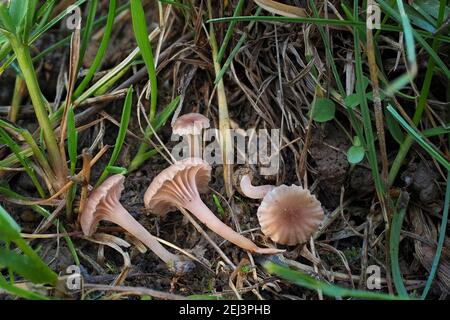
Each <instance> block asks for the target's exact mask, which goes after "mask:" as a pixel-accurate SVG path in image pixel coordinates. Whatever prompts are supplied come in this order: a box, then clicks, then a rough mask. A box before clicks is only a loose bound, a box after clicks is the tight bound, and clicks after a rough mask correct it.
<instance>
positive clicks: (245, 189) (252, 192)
mask: <svg viewBox="0 0 450 320" xmlns="http://www.w3.org/2000/svg"><path fill="white" fill-rule="evenodd" d="M239 187H240V191H241V192H242V194H243V195H244V196H246V197H247V198H250V199H262V198H264V197H265V196H266V194H267V193H268V192H270V191H272V190H273V189H274V188H275V186H272V185H270V184H267V185H263V186H254V185H252V180H251V178H250V175H249V174H246V175H244V176H243V177H242V178H241V181H240V184H239Z"/></svg>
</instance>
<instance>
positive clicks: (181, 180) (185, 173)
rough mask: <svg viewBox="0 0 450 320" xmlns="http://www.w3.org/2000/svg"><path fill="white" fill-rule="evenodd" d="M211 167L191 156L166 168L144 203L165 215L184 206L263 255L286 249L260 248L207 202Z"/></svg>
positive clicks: (225, 235) (216, 229) (212, 227)
mask: <svg viewBox="0 0 450 320" xmlns="http://www.w3.org/2000/svg"><path fill="white" fill-rule="evenodd" d="M210 179H211V167H210V165H209V164H208V163H206V162H205V161H203V160H202V159H199V158H187V159H184V160H181V161H178V162H176V163H174V164H173V165H171V166H170V167H168V168H166V169H164V170H163V171H161V172H160V174H159V175H158V176H157V177H156V178H155V179H153V181H152V183H151V184H150V186H149V187H148V189H147V191H146V192H145V195H144V203H145V206H146V208H148V209H149V210H150V211H151V212H153V213H154V214H159V215H165V214H167V213H168V212H170V211H175V210H176V209H177V208H178V209H181V208H184V209H186V210H188V211H190V212H191V213H192V214H193V215H195V216H196V217H197V218H198V219H199V220H200V221H201V222H202V223H204V224H205V225H206V226H207V227H208V228H209V229H210V230H212V231H214V232H215V233H217V234H218V235H219V236H221V237H222V238H224V239H226V240H228V241H230V242H231V243H234V244H235V245H237V246H239V247H241V248H244V249H246V250H248V251H251V252H255V253H260V254H274V253H279V252H282V251H283V250H278V249H272V248H259V247H258V246H256V244H254V243H253V242H252V241H251V240H249V239H247V238H246V237H244V236H242V235H241V234H239V233H237V232H236V231H234V230H233V229H231V228H230V227H229V226H227V225H226V224H224V223H223V222H222V221H220V219H219V218H217V217H216V215H215V214H214V213H213V212H212V211H211V210H210V209H209V208H208V207H207V206H206V205H205V204H204V203H203V201H202V200H201V198H200V194H199V193H200V192H201V193H205V192H207V191H208V183H209V180H210Z"/></svg>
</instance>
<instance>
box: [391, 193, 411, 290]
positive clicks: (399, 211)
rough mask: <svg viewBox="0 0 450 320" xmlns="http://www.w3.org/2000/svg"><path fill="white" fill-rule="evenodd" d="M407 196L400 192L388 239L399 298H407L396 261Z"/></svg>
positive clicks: (393, 277) (407, 200)
mask: <svg viewBox="0 0 450 320" xmlns="http://www.w3.org/2000/svg"><path fill="white" fill-rule="evenodd" d="M408 202H409V195H408V193H407V192H402V193H401V194H400V197H399V199H398V200H397V205H396V208H395V210H394V216H393V217H392V224H391V234H390V237H389V251H390V256H391V267H392V279H393V280H394V284H395V288H396V289H397V292H398V293H399V295H400V296H402V297H404V298H406V299H407V298H408V291H406V288H405V284H404V283H403V279H402V274H401V270H400V265H399V261H398V258H399V257H398V253H399V245H400V232H401V231H402V224H403V220H404V218H405V214H406V209H407V208H408Z"/></svg>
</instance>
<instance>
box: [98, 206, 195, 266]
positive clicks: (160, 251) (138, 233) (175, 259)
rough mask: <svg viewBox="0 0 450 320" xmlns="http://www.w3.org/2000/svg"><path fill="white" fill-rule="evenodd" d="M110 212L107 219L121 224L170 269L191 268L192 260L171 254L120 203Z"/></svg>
mask: <svg viewBox="0 0 450 320" xmlns="http://www.w3.org/2000/svg"><path fill="white" fill-rule="evenodd" d="M111 212H112V214H110V215H108V218H107V220H109V221H111V222H113V223H115V224H117V225H119V226H121V227H122V228H124V229H125V230H126V231H128V232H129V233H130V234H132V235H133V236H134V237H136V238H137V239H139V240H140V241H141V242H142V243H144V244H145V245H146V246H147V247H148V248H149V249H150V250H151V251H153V252H154V253H155V254H156V255H157V256H158V257H159V258H160V259H161V260H162V261H164V262H165V263H166V264H167V265H168V266H169V268H170V269H172V270H175V271H176V272H177V273H178V272H179V273H186V272H187V271H188V270H189V269H192V267H193V265H192V261H190V260H183V259H182V258H181V257H180V256H178V255H176V254H173V253H171V252H169V251H168V250H167V249H166V248H164V247H163V246H162V245H161V243H159V241H158V240H157V239H156V238H155V237H154V236H153V235H152V234H151V233H150V232H148V231H147V229H145V228H144V227H143V226H142V225H141V224H140V223H139V222H137V221H136V219H134V218H133V217H132V216H131V215H130V213H129V212H128V211H127V210H126V209H125V208H124V207H123V206H122V205H121V204H119V205H117V206H115V208H114V210H111ZM105 220H106V219H105Z"/></svg>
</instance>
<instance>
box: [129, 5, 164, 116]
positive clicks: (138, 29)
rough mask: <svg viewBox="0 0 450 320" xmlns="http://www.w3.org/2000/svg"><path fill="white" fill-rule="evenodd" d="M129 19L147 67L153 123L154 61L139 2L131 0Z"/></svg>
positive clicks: (155, 100) (154, 95)
mask: <svg viewBox="0 0 450 320" xmlns="http://www.w3.org/2000/svg"><path fill="white" fill-rule="evenodd" d="M131 18H132V22H133V31H134V36H135V37H136V42H137V44H138V47H139V49H140V51H141V55H142V58H143V59H144V62H145V66H146V67H147V72H148V76H149V79H150V86H151V91H152V92H151V98H150V99H151V100H150V116H149V119H150V121H153V118H154V117H155V113H156V104H157V98H158V84H157V78H156V68H155V60H154V58H153V52H152V46H151V44H150V41H149V40H148V33H147V22H146V19H145V13H144V8H143V7H142V3H141V0H131Z"/></svg>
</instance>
